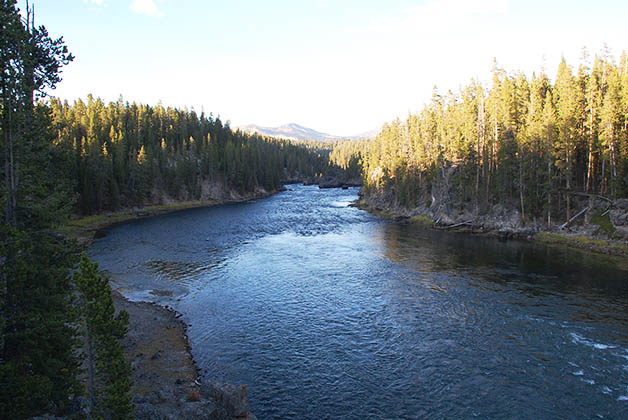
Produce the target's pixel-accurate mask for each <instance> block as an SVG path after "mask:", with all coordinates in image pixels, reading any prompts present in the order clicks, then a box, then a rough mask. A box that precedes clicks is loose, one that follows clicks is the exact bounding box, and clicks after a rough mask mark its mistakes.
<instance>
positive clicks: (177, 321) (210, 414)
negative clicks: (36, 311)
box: [60, 189, 279, 420]
mask: <svg viewBox="0 0 628 420" xmlns="http://www.w3.org/2000/svg"><path fill="white" fill-rule="evenodd" d="M277 192H279V191H271V192H268V191H265V190H263V189H258V190H257V191H255V192H254V193H249V194H243V195H238V196H236V197H235V198H231V199H225V200H205V201H183V202H172V203H167V204H161V205H150V206H145V207H137V208H130V209H124V210H121V211H118V212H108V213H104V214H98V215H92V216H87V217H81V218H76V219H72V220H70V221H69V222H68V223H67V224H66V225H65V226H63V227H62V228H61V229H60V230H61V231H62V232H63V234H64V235H65V236H67V237H69V238H72V239H75V240H76V241H77V242H78V243H79V244H80V245H81V246H84V247H88V246H89V244H90V243H91V242H92V241H93V240H94V239H97V238H98V237H99V236H100V235H103V234H104V231H105V230H106V229H108V228H111V227H113V226H115V225H118V224H122V223H127V222H130V221H133V220H138V219H142V218H147V217H152V216H158V215H162V214H167V213H174V212H178V211H183V210H189V209H193V208H201V207H212V206H218V205H224V204H232V203H240V202H246V201H251V200H257V199H260V198H265V197H269V196H271V195H273V194H275V193H277ZM113 300H114V305H115V308H116V311H120V310H121V309H125V310H126V311H127V312H128V313H129V327H128V333H127V336H126V337H125V339H124V340H123V342H122V345H123V347H124V351H125V357H126V359H127V361H128V362H129V363H131V367H132V379H133V382H134V386H133V390H132V396H133V403H134V405H135V410H136V414H137V418H138V419H139V420H149V419H150V420H152V419H156V418H160V419H188V418H189V419H192V418H212V419H217V420H232V419H249V420H250V419H255V416H254V415H253V414H252V413H251V412H250V411H249V408H248V398H247V389H246V386H244V385H239V386H233V385H230V384H219V383H216V382H211V381H202V380H201V378H200V377H199V371H198V369H197V367H196V364H195V362H194V358H193V355H192V352H191V346H190V343H189V340H188V336H187V324H185V323H184V322H183V321H182V320H181V314H179V313H177V312H176V311H174V310H173V309H172V308H170V307H168V306H167V305H166V306H160V305H158V304H156V303H154V302H153V303H149V302H134V301H130V300H128V299H126V298H125V297H124V296H123V295H122V294H121V293H120V292H119V291H117V290H113Z"/></svg>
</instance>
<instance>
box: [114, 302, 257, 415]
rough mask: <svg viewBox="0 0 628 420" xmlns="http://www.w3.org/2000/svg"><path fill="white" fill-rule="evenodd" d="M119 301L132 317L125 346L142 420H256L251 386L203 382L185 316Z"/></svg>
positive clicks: (137, 408)
mask: <svg viewBox="0 0 628 420" xmlns="http://www.w3.org/2000/svg"><path fill="white" fill-rule="evenodd" d="M113 297H114V304H115V307H116V310H117V311H119V310H121V309H125V310H126V311H128V312H129V315H130V323H129V332H128V334H127V336H126V337H125V339H124V340H123V342H122V344H123V346H124V350H125V356H126V358H127V360H128V361H129V362H130V363H131V366H132V379H133V381H134V387H133V390H132V393H133V402H134V404H135V411H136V414H137V418H138V419H139V420H144V419H145V420H149V419H151V420H152V419H197V418H199V419H200V418H207V419H215V420H227V419H228V420H231V419H242V420H244V419H246V420H251V419H255V416H254V415H253V414H252V413H251V412H250V411H249V405H248V399H247V389H246V386H245V385H238V386H233V385H228V384H219V383H215V382H206V381H202V380H201V378H200V377H199V371H198V369H197V367H196V364H195V362H194V358H193V356H192V353H191V349H190V344H189V341H188V336H187V325H186V324H185V323H184V322H183V321H182V320H181V319H180V318H181V314H179V313H177V312H176V311H175V310H174V309H172V308H170V307H168V306H165V307H162V306H159V305H157V304H155V303H147V302H132V301H129V300H128V299H126V298H125V297H124V296H122V295H121V294H120V293H118V292H114V294H113Z"/></svg>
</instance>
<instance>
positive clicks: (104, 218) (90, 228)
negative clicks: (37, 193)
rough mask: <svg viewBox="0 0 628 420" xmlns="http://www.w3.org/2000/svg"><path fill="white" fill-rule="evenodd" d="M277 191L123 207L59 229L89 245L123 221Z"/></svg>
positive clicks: (73, 222)
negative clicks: (98, 235) (240, 196)
mask: <svg viewBox="0 0 628 420" xmlns="http://www.w3.org/2000/svg"><path fill="white" fill-rule="evenodd" d="M276 192H277V191H273V192H270V193H265V194H259V195H257V196H251V197H246V198H243V199H241V200H225V201H216V200H205V201H197V200H194V201H180V202H175V203H168V204H156V205H151V206H145V207H137V208H131V209H123V210H120V211H117V212H108V213H102V214H95V215H91V216H84V217H76V218H71V219H70V220H69V221H68V222H67V223H66V224H65V225H64V226H61V227H60V228H59V230H60V231H61V232H62V233H63V234H64V235H65V236H66V237H68V238H71V239H75V240H76V241H77V242H78V243H79V244H80V245H83V246H89V244H90V243H91V242H92V241H93V240H94V239H95V238H96V236H97V234H98V232H99V231H102V230H103V229H106V228H109V227H111V226H115V225H118V224H121V223H126V222H129V221H132V220H137V219H142V218H145V217H152V216H159V215H161V214H166V213H174V212H177V211H182V210H189V209H195V208H201V207H213V206H219V205H222V204H230V203H239V202H246V201H250V200H256V199H258V198H264V197H268V196H270V195H273V194H275V193H276Z"/></svg>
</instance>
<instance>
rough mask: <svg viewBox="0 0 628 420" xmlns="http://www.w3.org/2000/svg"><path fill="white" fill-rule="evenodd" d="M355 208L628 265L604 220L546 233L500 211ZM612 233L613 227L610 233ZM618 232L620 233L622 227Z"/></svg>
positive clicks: (624, 247)
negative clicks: (444, 213) (456, 214)
mask: <svg viewBox="0 0 628 420" xmlns="http://www.w3.org/2000/svg"><path fill="white" fill-rule="evenodd" d="M354 206H355V207H357V208H360V209H362V210H365V211H368V212H369V213H371V214H374V215H376V216H378V217H382V218H386V219H392V220H396V221H398V222H403V223H412V224H417V225H421V226H424V227H426V228H431V229H437V230H447V231H456V232H466V233H470V234H475V235H486V236H494V237H497V238H499V239H502V240H506V239H520V240H531V241H535V242H538V243H543V244H546V245H550V246H560V247H568V248H574V249H579V250H584V251H588V252H592V253H596V254H603V255H609V256H613V257H617V258H619V259H620V261H618V262H620V264H621V265H622V266H624V265H628V241H627V240H626V239H624V238H609V237H608V236H607V235H608V233H607V232H608V231H609V227H608V224H609V222H608V221H607V220H606V219H604V221H602V222H600V221H598V224H595V223H590V224H588V225H585V226H583V225H577V226H574V227H573V228H572V229H570V230H553V231H547V230H543V229H542V227H539V226H538V225H537V226H535V227H521V226H520V225H519V222H518V218H519V214H518V213H516V214H508V212H507V211H505V210H503V209H502V211H501V214H497V215H492V216H484V217H482V218H475V219H472V218H471V217H470V216H468V215H465V216H463V217H460V218H451V217H439V218H437V219H434V218H432V217H430V216H426V215H423V214H414V215H412V212H408V211H407V210H406V209H399V208H394V207H391V206H385V205H382V203H380V202H377V203H373V202H368V201H367V200H365V199H364V198H361V199H359V200H357V201H356V202H355V203H354ZM594 221H597V220H594ZM615 229H616V228H615V227H614V226H613V232H615ZM618 229H623V226H621V227H619V228H618Z"/></svg>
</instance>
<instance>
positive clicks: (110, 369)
mask: <svg viewBox="0 0 628 420" xmlns="http://www.w3.org/2000/svg"><path fill="white" fill-rule="evenodd" d="M74 283H75V285H76V287H77V290H78V291H79V294H80V302H81V303H80V309H81V311H80V312H81V313H82V314H84V323H85V325H84V331H85V348H86V358H87V365H88V379H89V385H88V390H89V400H90V414H91V416H99V415H100V416H104V417H106V418H113V419H121V420H122V419H132V418H134V409H133V403H132V401H131V396H130V391H131V387H132V384H133V383H132V381H131V379H130V374H131V367H130V365H129V363H127V362H126V361H125V359H124V353H123V350H122V346H121V344H120V341H119V340H120V339H122V338H124V336H125V335H126V333H127V326H128V323H129V314H128V312H126V311H125V310H122V311H120V312H119V313H118V315H115V309H114V306H113V299H112V297H111V288H110V287H109V279H108V278H107V277H105V276H103V275H101V274H100V273H99V271H98V264H96V263H94V262H92V261H91V260H90V259H89V258H88V257H87V255H85V253H83V255H82V256H81V260H80V263H79V267H78V270H77V271H75V273H74Z"/></svg>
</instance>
